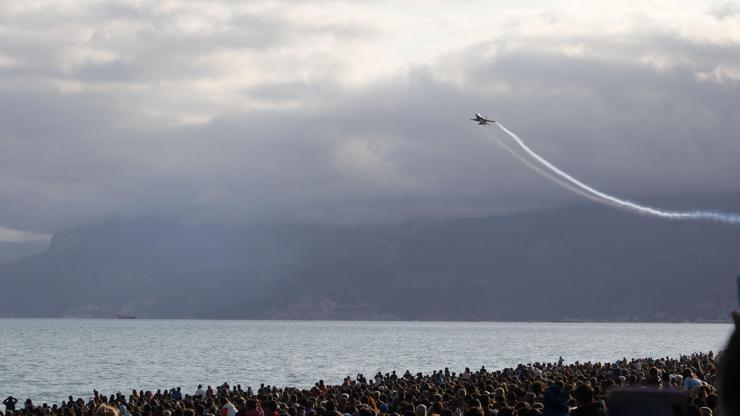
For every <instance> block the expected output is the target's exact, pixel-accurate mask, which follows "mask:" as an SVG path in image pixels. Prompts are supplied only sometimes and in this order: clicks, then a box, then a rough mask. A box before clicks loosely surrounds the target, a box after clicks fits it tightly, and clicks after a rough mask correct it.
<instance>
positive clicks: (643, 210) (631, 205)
mask: <svg viewBox="0 0 740 416" xmlns="http://www.w3.org/2000/svg"><path fill="white" fill-rule="evenodd" d="M495 124H496V125H497V126H498V127H499V128H500V129H501V130H503V131H504V132H505V133H506V134H508V135H509V136H510V137H511V138H512V139H514V141H515V142H516V143H517V144H518V145H519V147H521V148H522V149H523V150H524V151H525V152H526V153H527V154H528V155H529V156H531V157H532V158H534V159H535V160H536V161H538V162H539V163H540V164H542V165H543V166H545V167H546V168H548V169H549V170H550V172H552V173H554V174H555V175H557V176H559V177H560V178H562V179H564V180H565V181H567V182H568V183H569V184H571V185H573V186H575V187H577V188H578V190H579V191H582V192H585V193H587V194H589V196H590V197H591V199H595V200H597V201H599V202H602V203H605V204H608V205H611V206H614V207H617V208H622V209H626V210H629V211H633V212H637V213H639V214H645V215H652V216H655V217H661V218H668V219H674V220H698V221H716V222H722V223H726V224H737V225H740V214H735V213H730V212H720V211H666V210H662V209H659V208H653V207H649V206H645V205H640V204H637V203H635V202H632V201H627V200H624V199H620V198H617V197H615V196H611V195H609V194H606V193H604V192H601V191H599V190H596V189H594V188H592V187H590V186H588V185H586V184H584V183H583V182H581V181H579V180H578V179H576V178H574V177H572V176H570V175H569V174H567V173H565V172H563V171H562V170H560V169H558V168H557V167H556V166H555V165H553V164H552V163H550V162H548V161H547V160H546V159H545V158H543V157H542V156H540V155H538V154H537V153H535V152H534V151H533V150H532V149H530V148H529V147H528V146H527V145H526V144H524V141H523V140H522V139H520V138H519V136H517V135H516V134H514V133H513V132H511V131H510V130H509V129H507V128H506V127H504V125H503V124H501V123H499V122H497V121H496V122H495ZM546 176H548V177H550V176H549V175H546ZM557 182H558V183H560V181H557ZM578 193H579V194H581V192H578Z"/></svg>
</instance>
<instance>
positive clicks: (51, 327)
mask: <svg viewBox="0 0 740 416" xmlns="http://www.w3.org/2000/svg"><path fill="white" fill-rule="evenodd" d="M731 331H732V327H731V325H729V324H667V323H545V322H526V323H516V322H364V321H363V322H355V321H201V320H139V319H136V320H64V319H0V396H2V398H4V397H7V395H13V396H15V397H16V398H19V399H21V400H25V399H27V398H30V399H32V400H33V401H34V403H43V402H46V403H49V404H50V405H51V404H53V403H61V401H62V400H65V399H66V398H67V396H69V395H73V396H75V397H83V398H86V399H87V398H89V397H91V396H92V392H93V389H97V390H98V391H100V392H101V393H105V394H112V393H115V392H118V391H120V392H123V393H130V392H131V390H132V389H138V390H152V391H154V390H156V389H165V388H172V387H176V386H181V387H182V389H183V391H184V392H189V393H193V392H194V391H195V389H196V387H197V385H198V384H203V385H211V386H216V385H220V384H222V383H224V382H228V383H229V384H231V385H236V384H241V386H242V388H244V389H246V386H252V387H258V386H259V385H260V384H261V383H264V384H268V385H277V386H295V387H310V386H312V385H313V384H314V383H316V382H318V381H319V380H324V381H325V382H327V383H330V384H336V383H341V381H342V380H343V379H344V378H345V377H347V376H352V377H354V376H356V375H357V374H358V373H363V374H365V375H367V376H371V375H374V374H375V373H376V372H378V371H382V372H384V373H385V372H390V371H393V370H395V371H397V372H399V374H400V373H403V372H405V371H406V370H410V371H411V372H412V373H416V372H425V373H430V372H432V371H433V370H440V369H444V368H445V367H448V368H449V369H450V371H455V372H458V371H462V370H463V369H464V368H465V367H470V368H471V369H473V370H476V369H479V368H480V367H482V366H485V367H486V368H487V369H489V370H495V369H501V368H506V367H512V366H516V365H517V364H519V363H529V362H555V361H557V360H558V358H559V357H563V359H564V360H565V362H566V363H570V362H575V361H581V362H584V361H602V362H604V361H608V362H613V361H616V360H619V359H621V358H623V357H627V358H633V357H661V356H662V357H665V356H673V357H676V356H679V355H681V354H691V353H694V352H700V351H703V352H707V351H710V350H713V351H717V350H718V349H721V348H722V346H723V345H724V344H725V342H726V341H727V339H728V337H729V335H730V333H731Z"/></svg>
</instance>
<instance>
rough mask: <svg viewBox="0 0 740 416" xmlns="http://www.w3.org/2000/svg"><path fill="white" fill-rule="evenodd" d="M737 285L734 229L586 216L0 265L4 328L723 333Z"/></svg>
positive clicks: (396, 228)
mask: <svg viewBox="0 0 740 416" xmlns="http://www.w3.org/2000/svg"><path fill="white" fill-rule="evenodd" d="M720 199H721V200H722V201H723V202H722V203H718V204H716V205H713V206H717V207H725V208H728V209H729V208H732V207H733V206H735V207H740V194H728V195H726V196H724V197H723V198H720ZM739 272H740V227H732V226H726V225H720V224H712V223H686V222H669V221H661V220H655V219H652V218H646V217H639V216H634V215H630V214H626V213H623V212H619V211H615V210H611V209H607V208H604V207H601V206H596V205H578V206H570V207H565V208H560V209H553V210H546V211H536V212H525V213H520V214H515V215H507V216H493V217H487V218H470V219H457V220H444V221H434V222H418V223H406V224H393V225H381V226H319V225H275V226H251V227H248V226H243V227H225V226H202V225H201V226H185V225H180V224H177V223H174V222H168V221H158V220H113V221H108V222H105V223H101V224H97V225H91V226H85V227H77V228H73V229H69V230H66V231H63V232H60V233H57V234H56V235H55V236H54V238H53V239H52V241H51V244H50V246H49V248H48V249H47V250H46V251H44V252H42V253H40V254H38V255H35V256H32V257H30V258H27V259H24V260H21V261H17V262H13V263H7V264H2V265H0V281H2V284H3V287H4V289H5V290H4V291H3V292H4V294H5V297H4V301H3V302H2V303H0V315H2V316H76V317H113V316H115V315H116V314H117V313H119V312H122V311H127V312H128V311H132V312H134V313H136V314H137V315H138V316H140V317H163V318H189V317H193V318H267V319H420V320H427V319H428V320H435V319H440V320H568V319H587V320H588V319H603V320H632V319H640V320H671V321H676V320H724V319H725V318H726V316H727V313H728V310H729V309H730V308H732V307H733V306H734V305H735V303H736V299H735V296H736V290H735V287H734V277H735V276H736V275H737V274H738V273H739Z"/></svg>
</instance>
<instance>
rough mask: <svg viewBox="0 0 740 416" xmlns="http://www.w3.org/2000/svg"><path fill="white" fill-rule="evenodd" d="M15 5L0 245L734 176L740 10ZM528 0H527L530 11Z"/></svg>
mask: <svg viewBox="0 0 740 416" xmlns="http://www.w3.org/2000/svg"><path fill="white" fill-rule="evenodd" d="M616 3H618V4H615V2H613V1H608V2H596V1H582V2H569V1H563V2H549V1H548V2H544V1H543V2H537V1H527V2H519V1H502V2H497V3H496V4H494V2H490V1H480V2H473V1H466V2H458V1H430V0H423V1H422V0H420V1H416V2H414V1H403V2H399V1H389V2H383V1H351V2H333V1H285V2H280V1H264V2H263V1H248V2H236V1H223V2H218V1H203V2H198V1H152V2H150V1H79V0H49V1H33V0H17V1H16V0H3V1H2V2H0V201H1V203H0V240H1V241H23V240H29V239H38V238H44V236H45V235H46V234H49V233H53V232H55V231H58V230H60V229H63V228H65V227H69V226H72V225H76V224H84V223H89V222H93V221H97V220H100V219H102V218H107V217H112V216H132V217H138V216H147V217H151V216H157V217H166V218H175V219H180V220H184V221H207V222H225V223H240V222H254V221H301V222H322V223H326V222H331V223H365V222H373V223H374V222H384V221H397V220H404V219H416V218H430V217H458V216H472V215H489V214H494V213H497V212H509V211H512V210H520V209H533V208H534V209H536V208H547V207H551V206H556V205H562V204H566V203H570V202H575V201H577V200H578V197H577V196H574V195H571V194H568V193H567V192H566V191H564V190H563V189H561V188H559V187H557V186H554V185H553V184H551V183H549V182H547V181H546V180H544V179H543V178H541V177H540V176H537V174H535V173H532V172H531V171H530V170H529V169H528V168H527V167H525V166H523V165H522V164H521V163H520V162H519V161H517V160H516V159H514V158H512V157H511V156H510V155H508V154H506V153H505V152H503V151H502V150H501V148H500V147H497V146H496V144H495V143H494V142H493V139H494V138H496V137H500V138H504V136H503V135H502V134H501V133H500V132H499V131H497V129H496V128H495V127H486V128H481V127H478V126H477V125H474V124H473V123H472V122H470V121H468V118H470V116H471V113H474V112H483V113H486V114H488V115H490V116H491V117H493V118H495V119H497V120H501V121H502V122H503V123H504V124H505V125H506V126H507V127H509V128H510V129H512V130H514V131H515V132H517V133H518V134H520V135H521V136H522V137H523V138H524V139H525V140H526V141H527V142H528V143H529V144H530V145H531V146H532V147H533V148H534V149H535V150H537V151H538V152H540V153H541V154H542V155H543V156H545V157H547V158H548V159H550V160H551V161H552V162H553V163H555V164H556V165H558V166H560V167H561V168H562V169H563V170H565V171H568V172H570V173H572V174H574V175H575V176H577V177H579V178H581V179H583V180H584V181H585V182H586V183H589V184H591V185H593V186H596V187H599V188H601V189H603V190H605V191H608V192H612V193H615V194H617V195H619V196H622V197H627V198H631V199H637V200H639V199H640V198H646V197H652V196H660V195H671V194H681V193H689V192H691V193H693V192H711V191H723V190H738V189H740V180H739V179H738V178H740V159H739V156H740V133H739V132H740V4H739V3H738V2H721V1H720V2H706V3H701V2H696V1H686V2H676V1H651V0H640V1H629V2H616ZM521 4H526V6H523V5H521Z"/></svg>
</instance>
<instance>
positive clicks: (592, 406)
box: [570, 402, 606, 416]
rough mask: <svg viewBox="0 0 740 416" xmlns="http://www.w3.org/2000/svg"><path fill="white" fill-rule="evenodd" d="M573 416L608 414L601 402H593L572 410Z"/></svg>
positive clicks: (602, 415) (603, 415)
mask: <svg viewBox="0 0 740 416" xmlns="http://www.w3.org/2000/svg"><path fill="white" fill-rule="evenodd" d="M570 414H571V416H606V408H605V407H604V404H603V403H601V402H591V403H589V404H584V405H583V406H578V407H576V408H575V409H573V410H571V411H570Z"/></svg>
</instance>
